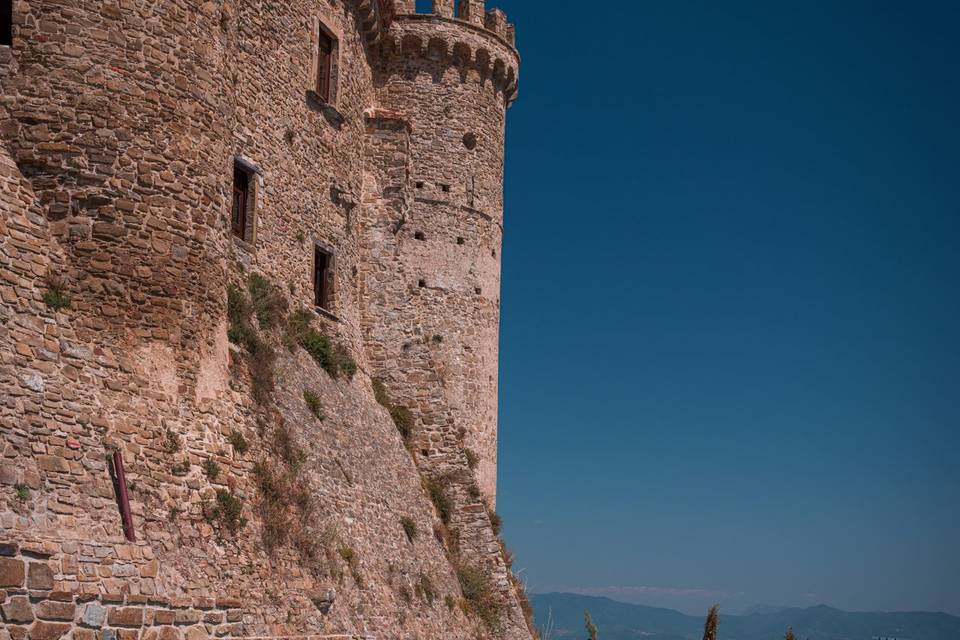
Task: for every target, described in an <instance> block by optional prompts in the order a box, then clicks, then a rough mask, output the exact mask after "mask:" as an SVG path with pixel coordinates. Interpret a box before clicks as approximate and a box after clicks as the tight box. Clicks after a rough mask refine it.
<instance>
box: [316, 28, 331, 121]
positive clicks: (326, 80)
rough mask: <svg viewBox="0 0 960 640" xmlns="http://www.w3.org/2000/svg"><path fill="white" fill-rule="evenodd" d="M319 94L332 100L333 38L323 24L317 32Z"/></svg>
mask: <svg viewBox="0 0 960 640" xmlns="http://www.w3.org/2000/svg"><path fill="white" fill-rule="evenodd" d="M317 43H318V44H317V95H318V96H320V98H321V99H322V100H323V101H324V102H330V86H331V84H332V82H331V79H332V77H333V38H331V37H330V35H329V34H328V33H327V32H326V31H325V30H324V28H323V27H322V26H321V27H320V29H319V30H318V32H317Z"/></svg>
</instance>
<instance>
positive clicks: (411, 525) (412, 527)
mask: <svg viewBox="0 0 960 640" xmlns="http://www.w3.org/2000/svg"><path fill="white" fill-rule="evenodd" d="M400 526H401V527H403V532H404V533H405V534H406V535H407V540H409V541H410V542H413V541H414V540H416V538H417V523H416V522H414V521H413V520H412V519H410V518H408V517H406V516H404V517H403V518H400Z"/></svg>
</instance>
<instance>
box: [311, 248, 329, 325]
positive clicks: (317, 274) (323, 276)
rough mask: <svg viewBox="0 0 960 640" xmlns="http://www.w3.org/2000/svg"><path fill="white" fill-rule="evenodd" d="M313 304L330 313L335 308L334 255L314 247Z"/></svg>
mask: <svg viewBox="0 0 960 640" xmlns="http://www.w3.org/2000/svg"><path fill="white" fill-rule="evenodd" d="M313 303H314V305H316V306H317V307H319V308H321V309H324V310H326V311H330V310H331V307H332V306H333V255H332V254H331V253H329V252H328V251H324V250H323V249H322V248H321V247H319V246H317V245H314V247H313Z"/></svg>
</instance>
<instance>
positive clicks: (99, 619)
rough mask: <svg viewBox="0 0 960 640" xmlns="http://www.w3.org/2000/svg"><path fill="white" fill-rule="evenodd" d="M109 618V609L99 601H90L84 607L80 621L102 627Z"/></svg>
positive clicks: (87, 624) (90, 625)
mask: <svg viewBox="0 0 960 640" xmlns="http://www.w3.org/2000/svg"><path fill="white" fill-rule="evenodd" d="M106 618H107V610H106V609H105V608H104V607H103V605H102V604H100V603H99V602H90V603H88V604H86V605H85V606H84V607H83V615H82V616H81V618H80V622H82V623H83V624H85V625H86V626H88V627H95V628H98V629H99V628H100V627H102V626H103V623H104V621H105V620H106Z"/></svg>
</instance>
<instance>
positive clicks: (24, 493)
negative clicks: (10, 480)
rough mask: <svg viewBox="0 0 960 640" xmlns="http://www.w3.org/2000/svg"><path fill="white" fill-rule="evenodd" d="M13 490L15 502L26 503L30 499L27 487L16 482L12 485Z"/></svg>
mask: <svg viewBox="0 0 960 640" xmlns="http://www.w3.org/2000/svg"><path fill="white" fill-rule="evenodd" d="M13 490H14V492H15V493H16V496H17V500H19V501H20V502H26V501H27V500H29V499H30V487H28V486H27V485H25V484H22V483H20V482H18V483H17V484H15V485H13Z"/></svg>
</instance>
